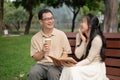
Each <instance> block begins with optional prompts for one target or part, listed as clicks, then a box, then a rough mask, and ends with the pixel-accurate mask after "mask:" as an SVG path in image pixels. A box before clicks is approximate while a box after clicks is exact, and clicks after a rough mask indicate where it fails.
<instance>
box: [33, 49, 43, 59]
mask: <svg viewBox="0 0 120 80" xmlns="http://www.w3.org/2000/svg"><path fill="white" fill-rule="evenodd" d="M44 55H45V54H44V52H43V51H41V52H36V53H35V54H34V55H33V56H32V57H33V59H34V60H36V61H40V60H41V59H42V58H43V57H44Z"/></svg>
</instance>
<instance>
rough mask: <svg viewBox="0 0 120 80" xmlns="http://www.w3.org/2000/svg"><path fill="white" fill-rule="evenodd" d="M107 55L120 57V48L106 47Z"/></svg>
mask: <svg viewBox="0 0 120 80" xmlns="http://www.w3.org/2000/svg"><path fill="white" fill-rule="evenodd" d="M105 55H106V56H108V57H111V56H112V57H119V58H120V49H105Z"/></svg>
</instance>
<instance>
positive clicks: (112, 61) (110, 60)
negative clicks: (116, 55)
mask: <svg viewBox="0 0 120 80" xmlns="http://www.w3.org/2000/svg"><path fill="white" fill-rule="evenodd" d="M105 63H106V65H107V66H114V67H119V68H120V59H113V58H106V60H105Z"/></svg>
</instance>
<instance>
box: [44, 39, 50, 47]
mask: <svg viewBox="0 0 120 80" xmlns="http://www.w3.org/2000/svg"><path fill="white" fill-rule="evenodd" d="M45 44H47V45H49V46H51V39H50V38H46V39H45Z"/></svg>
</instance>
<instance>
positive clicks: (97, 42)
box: [77, 36, 102, 66]
mask: <svg viewBox="0 0 120 80" xmlns="http://www.w3.org/2000/svg"><path fill="white" fill-rule="evenodd" d="M101 47H102V40H101V38H100V37H99V36H97V37H95V38H94V39H93V41H92V44H91V48H90V51H89V55H88V56H87V58H86V59H83V60H82V61H80V62H78V64H77V65H81V66H84V65H88V64H90V63H92V61H93V60H94V59H95V57H96V55H97V54H99V53H100V50H101Z"/></svg>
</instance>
